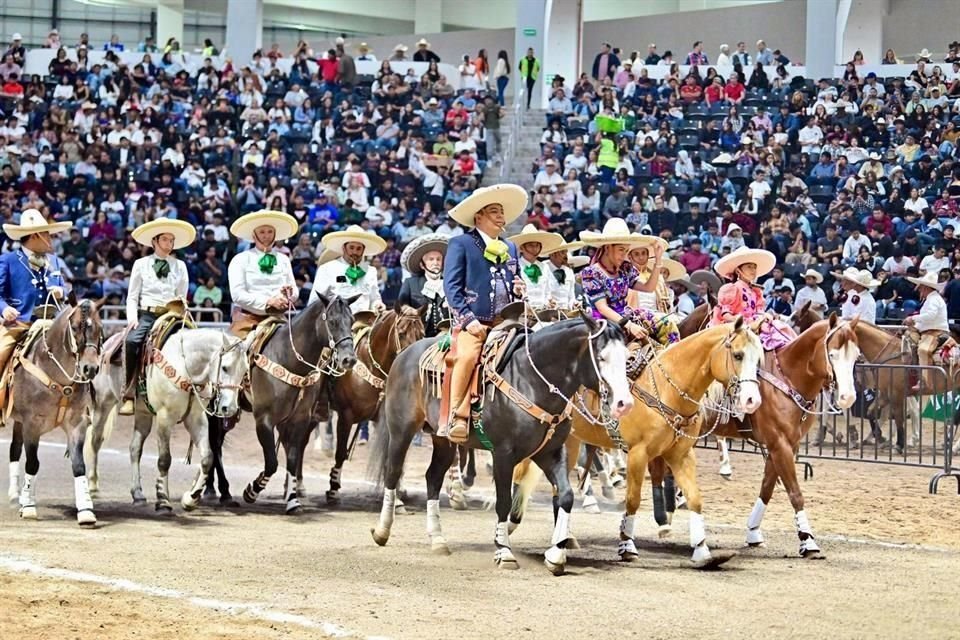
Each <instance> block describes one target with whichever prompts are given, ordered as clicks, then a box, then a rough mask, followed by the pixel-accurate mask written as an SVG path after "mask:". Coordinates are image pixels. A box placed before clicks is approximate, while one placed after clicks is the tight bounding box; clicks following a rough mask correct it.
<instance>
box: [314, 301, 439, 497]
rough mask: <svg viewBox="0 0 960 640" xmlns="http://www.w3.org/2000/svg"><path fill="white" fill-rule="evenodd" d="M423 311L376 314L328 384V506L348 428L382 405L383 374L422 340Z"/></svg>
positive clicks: (337, 488) (345, 449) (344, 455)
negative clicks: (345, 366) (332, 447)
mask: <svg viewBox="0 0 960 640" xmlns="http://www.w3.org/2000/svg"><path fill="white" fill-rule="evenodd" d="M425 312H426V307H424V308H423V309H414V308H413V307H409V306H403V307H400V306H398V307H397V308H396V309H394V310H391V311H387V312H385V313H382V314H381V315H379V316H378V317H377V319H376V321H374V323H373V326H372V327H370V330H369V331H368V332H367V333H366V334H364V335H363V336H361V338H360V340H359V342H358V343H357V345H356V353H357V363H356V364H355V365H354V366H353V369H351V370H350V371H347V372H346V373H345V374H344V375H342V376H339V377H337V378H333V379H332V380H329V381H328V385H327V386H328V392H329V394H330V401H331V404H332V406H333V408H335V409H336V411H337V434H336V435H337V448H336V454H335V458H334V465H333V468H332V469H330V489H329V490H328V491H327V493H326V499H327V503H328V504H338V503H339V502H340V487H341V473H342V471H343V463H344V462H345V461H346V459H347V457H348V456H349V455H350V453H351V451H350V447H349V446H348V444H349V441H350V440H349V439H350V430H351V427H352V426H353V425H355V424H358V423H360V422H363V421H366V420H373V419H375V418H376V417H377V414H378V413H379V411H380V407H381V405H382V403H383V394H384V388H385V386H386V380H387V372H389V371H390V367H391V366H392V365H393V361H394V360H395V359H396V357H397V355H399V354H400V353H401V352H402V351H403V350H404V349H406V348H407V347H409V346H410V345H412V344H413V343H415V342H416V341H417V340H420V339H422V338H423V336H424V322H423V314H424V313H425ZM321 401H322V400H321ZM326 430H327V424H326V423H324V422H321V423H320V433H325V432H326ZM310 432H312V429H311V430H310ZM310 432H308V437H309V433H310ZM306 445H307V442H304V443H303V446H304V447H306ZM300 465H301V469H300V471H299V472H298V474H297V481H298V483H302V482H303V469H302V467H303V460H302V458H301V462H300ZM301 486H302V484H301Z"/></svg>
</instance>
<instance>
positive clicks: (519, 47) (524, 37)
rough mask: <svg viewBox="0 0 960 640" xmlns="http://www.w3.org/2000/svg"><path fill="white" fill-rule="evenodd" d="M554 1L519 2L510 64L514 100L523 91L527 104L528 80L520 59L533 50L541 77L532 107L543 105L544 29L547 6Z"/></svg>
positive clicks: (539, 77) (521, 0)
mask: <svg viewBox="0 0 960 640" xmlns="http://www.w3.org/2000/svg"><path fill="white" fill-rule="evenodd" d="M548 4H552V0H517V26H516V29H515V30H514V35H513V56H512V57H511V59H510V63H511V64H512V65H513V73H512V74H511V85H512V88H513V96H514V99H515V100H517V99H519V98H520V93H521V89H522V90H523V91H524V98H523V100H524V102H526V97H525V96H526V93H525V92H526V79H524V78H521V77H520V71H519V64H520V58H523V57H524V56H526V55H527V49H533V52H534V55H536V56H537V58H538V59H539V60H540V75H539V76H538V78H537V83H536V85H535V86H534V88H533V91H532V94H533V98H532V99H531V101H530V106H532V107H538V106H540V105H541V104H543V103H542V96H543V91H542V85H543V80H544V73H543V70H544V64H545V62H546V61H545V60H544V46H543V43H544V35H545V34H544V28H545V16H546V13H547V5H548Z"/></svg>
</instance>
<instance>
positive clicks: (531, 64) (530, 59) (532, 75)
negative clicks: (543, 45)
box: [518, 47, 540, 109]
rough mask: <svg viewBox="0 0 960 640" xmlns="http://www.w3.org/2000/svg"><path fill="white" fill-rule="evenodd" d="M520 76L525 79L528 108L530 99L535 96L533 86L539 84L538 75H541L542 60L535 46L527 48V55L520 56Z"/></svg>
mask: <svg viewBox="0 0 960 640" xmlns="http://www.w3.org/2000/svg"><path fill="white" fill-rule="evenodd" d="M518 69H519V71H520V77H521V78H522V79H523V81H524V84H525V88H526V92H527V109H529V108H530V99H531V98H532V97H533V88H534V87H535V86H536V84H537V77H538V76H539V75H540V61H539V60H538V59H537V57H536V56H535V55H534V53H533V47H530V48H528V49H527V55H526V56H524V57H523V58H520V65H519V67H518Z"/></svg>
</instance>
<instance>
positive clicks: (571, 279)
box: [528, 241, 590, 311]
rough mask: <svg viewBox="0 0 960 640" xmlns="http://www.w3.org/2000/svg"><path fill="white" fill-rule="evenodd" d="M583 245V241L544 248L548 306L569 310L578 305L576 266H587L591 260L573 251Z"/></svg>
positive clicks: (542, 254)
mask: <svg viewBox="0 0 960 640" xmlns="http://www.w3.org/2000/svg"><path fill="white" fill-rule="evenodd" d="M581 247H583V243H582V242H579V241H578V242H569V243H564V244H561V245H560V246H558V247H557V248H556V249H553V250H549V248H546V249H544V250H543V251H542V252H541V254H540V256H541V257H543V258H546V260H545V261H544V262H541V263H540V264H541V265H543V268H544V271H545V274H544V277H545V278H546V280H547V306H548V307H553V308H556V309H560V310H562V311H569V310H571V309H573V308H574V307H575V306H576V302H577V292H576V287H577V280H576V276H575V275H574V273H573V269H574V266H576V265H579V266H585V265H586V264H587V263H589V262H590V259H589V258H587V257H586V256H575V255H573V252H574V251H576V250H577V249H580V248H581ZM528 291H529V285H528Z"/></svg>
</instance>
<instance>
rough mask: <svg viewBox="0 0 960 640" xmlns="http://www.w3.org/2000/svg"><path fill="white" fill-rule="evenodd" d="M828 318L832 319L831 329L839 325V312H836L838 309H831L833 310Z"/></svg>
mask: <svg viewBox="0 0 960 640" xmlns="http://www.w3.org/2000/svg"><path fill="white" fill-rule="evenodd" d="M828 320H829V321H830V325H829V326H830V328H831V329H833V328H834V327H836V326H837V312H836V311H831V312H830V317H829V318H828Z"/></svg>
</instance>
